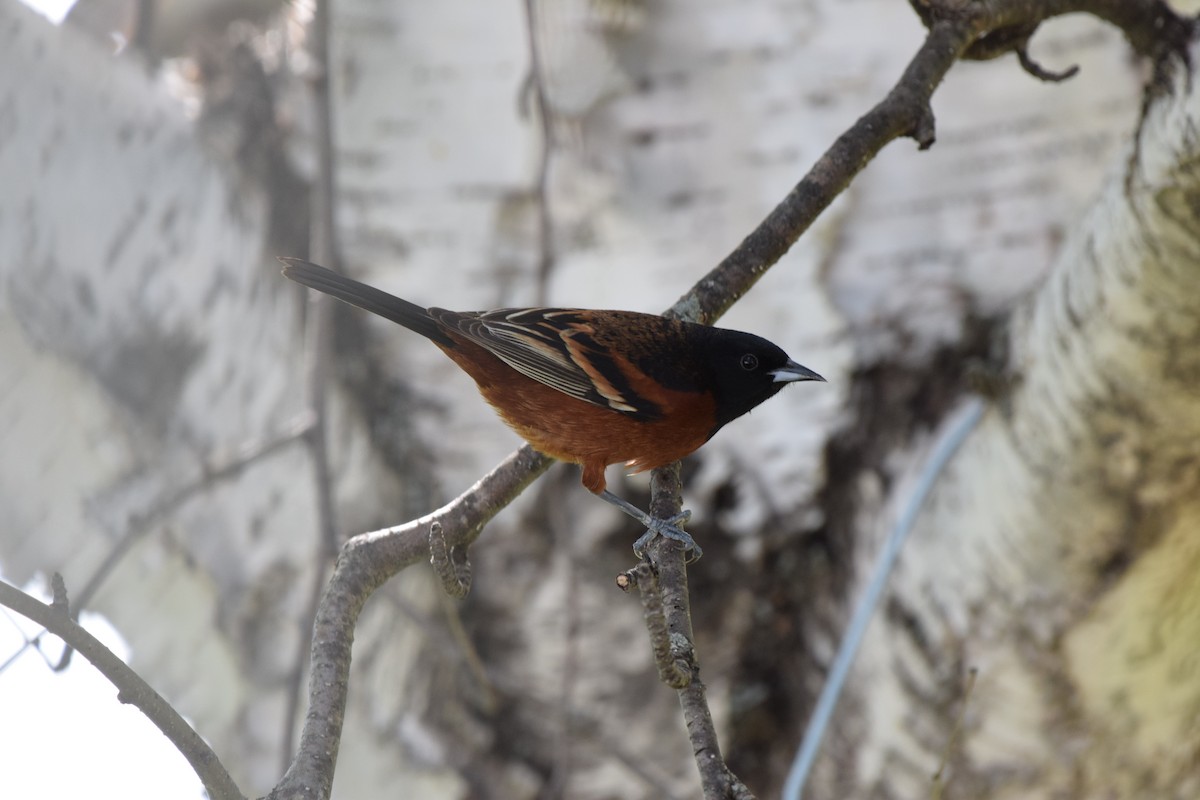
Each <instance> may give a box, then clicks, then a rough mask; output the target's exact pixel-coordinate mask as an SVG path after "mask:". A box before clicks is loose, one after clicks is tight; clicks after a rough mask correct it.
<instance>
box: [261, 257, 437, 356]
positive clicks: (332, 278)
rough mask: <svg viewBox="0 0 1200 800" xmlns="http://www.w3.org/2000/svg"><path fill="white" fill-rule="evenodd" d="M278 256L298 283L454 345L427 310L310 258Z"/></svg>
mask: <svg viewBox="0 0 1200 800" xmlns="http://www.w3.org/2000/svg"><path fill="white" fill-rule="evenodd" d="M279 260H280V261H282V262H283V264H284V267H283V274H284V276H286V277H288V278H291V279H292V280H294V281H296V283H302V284H304V285H305V286H307V287H309V288H310V289H316V290H317V291H319V292H324V293H325V294H328V295H332V296H334V297H336V298H337V299H339V300H343V301H345V302H347V303H349V304H350V305H354V306H358V307H359V308H361V309H363V310H364V311H370V312H371V313H372V314H378V315H379V316H381V317H383V318H384V319H390V320H391V321H392V322H395V323H397V324H399V325H403V326H404V327H406V328H408V329H409V330H410V331H414V332H415V333H419V334H421V335H422V336H424V337H425V338H426V339H432V340H433V341H435V342H437V343H438V344H441V345H445V346H447V347H454V340H453V339H451V338H450V337H449V336H447V335H446V332H445V331H443V330H442V328H441V326H439V325H438V324H437V321H436V320H434V318H433V317H431V316H429V312H428V311H426V310H425V309H423V308H421V307H420V306H418V305H414V304H413V303H410V302H408V301H407V300H401V299H400V298H399V297H396V296H395V295H392V294H388V293H387V292H384V291H381V290H379V289H376V288H375V287H374V286H367V285H366V284H365V283H359V282H358V281H356V280H354V279H353V278H347V277H346V276H345V275H340V274H338V273H336V272H334V271H333V270H331V269H326V268H325V267H322V266H319V265H317V264H314V263H312V262H311V261H304V260H303V259H299V258H281V259H279Z"/></svg>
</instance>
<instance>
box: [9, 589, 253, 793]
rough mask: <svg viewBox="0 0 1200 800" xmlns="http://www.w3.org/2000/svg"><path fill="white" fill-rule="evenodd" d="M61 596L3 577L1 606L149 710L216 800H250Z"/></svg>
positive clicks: (131, 701) (120, 694) (200, 741)
mask: <svg viewBox="0 0 1200 800" xmlns="http://www.w3.org/2000/svg"><path fill="white" fill-rule="evenodd" d="M64 592H65V590H64ZM55 597H56V604H57V605H59V607H55V606H51V605H47V604H45V603H42V602H40V601H39V600H37V599H36V598H34V597H31V596H29V595H27V594H25V592H22V591H21V590H20V589H18V588H17V587H15V586H12V585H11V584H8V583H5V582H4V581H0V605H4V606H7V607H8V608H11V609H12V610H13V611H15V612H17V613H18V614H21V615H22V616H25V617H28V618H29V619H31V620H33V621H34V622H36V623H38V624H39V625H42V626H44V627H45V628H46V629H47V630H49V631H50V632H52V633H53V634H54V635H55V636H58V637H59V638H61V639H62V640H63V641H64V642H66V643H67V644H69V645H70V646H71V647H72V648H73V649H75V650H77V651H79V654H80V655H82V656H83V657H84V658H86V659H87V660H88V661H90V662H91V663H92V664H93V665H94V666H95V667H96V669H98V670H100V673H101V674H102V675H104V677H106V678H108V680H109V682H110V683H112V685H113V686H115V687H117V691H118V695H117V699H118V700H120V701H121V702H122V703H129V704H130V705H132V706H134V707H135V708H137V709H138V710H139V711H141V712H142V713H143V714H145V715H146V718H147V719H149V720H150V721H151V722H152V723H154V726H155V727H157V728H158V729H159V730H160V731H162V733H163V735H164V736H166V737H167V738H168V739H170V740H171V744H173V745H175V749H176V750H178V751H179V752H180V753H181V754H182V755H183V757H184V758H186V759H187V761H188V763H189V764H191V766H192V769H193V770H195V771H196V775H197V776H198V777H199V778H200V781H201V783H203V784H204V789H205V791H206V792H207V793H208V796H209V797H211V798H214V800H245V795H243V794H242V792H241V790H240V789H238V787H237V784H235V783H234V782H233V778H231V777H230V776H229V773H228V772H226V771H225V767H224V766H223V765H222V764H221V761H220V759H218V758H217V754H216V753H214V752H213V751H212V748H210V747H209V746H208V743H207V742H205V741H204V739H202V738H201V737H200V734H198V733H196V731H195V730H193V729H192V726H191V725H188V723H187V721H186V720H185V719H184V718H183V717H181V716H180V715H179V712H177V711H176V710H175V709H174V707H173V706H172V705H171V704H170V703H168V702H167V701H166V700H165V699H164V698H163V696H162V695H160V694H159V693H158V692H156V691H154V689H153V688H152V687H151V686H150V685H149V684H148V683H146V681H144V680H143V679H142V677H141V676H140V675H138V674H137V673H136V672H134V671H133V670H132V669H130V668H129V666H128V665H127V664H126V663H125V662H124V661H122V660H121V659H119V658H117V656H116V654H115V653H113V651H111V650H109V649H108V648H107V647H105V646H104V645H103V644H102V643H101V642H100V640H99V639H97V638H96V637H94V636H92V635H91V634H90V633H88V632H87V631H86V630H85V629H84V628H82V627H81V626H80V625H79V624H78V623H76V622H75V621H74V620H73V619H71V615H70V613H68V611H67V609H66V608H64V607H61V606H63V605H65V603H62V602H61V600H60V599H59V598H60V592H58V591H56V592H55Z"/></svg>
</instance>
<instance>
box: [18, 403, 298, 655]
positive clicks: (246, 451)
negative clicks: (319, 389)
mask: <svg viewBox="0 0 1200 800" xmlns="http://www.w3.org/2000/svg"><path fill="white" fill-rule="evenodd" d="M312 424H313V419H312V415H311V414H308V413H304V414H300V415H298V416H296V417H294V418H293V419H291V420H289V421H288V422H286V423H285V424H284V425H283V426H282V427H283V430H282V432H280V434H279V435H278V436H276V437H274V438H270V439H256V440H251V441H249V442H246V443H244V444H242V445H241V446H240V447H238V448H237V450H236V451H235V452H234V453H233V454H231V455H228V456H223V457H221V458H218V459H212V460H208V461H205V462H204V463H203V464H201V465H200V473H201V475H200V477H199V478H198V479H196V480H194V481H191V482H189V483H187V484H186V485H184V486H181V487H179V488H178V489H176V490H174V491H170V492H167V493H164V494H161V495H159V496H158V498H157V499H156V500H155V502H154V503H153V504H152V505H151V506H150V507H149V508H148V509H146V510H145V511H143V512H141V513H138V514H136V515H134V516H133V517H131V519H130V521H129V523H128V525H127V527H126V530H125V532H124V534H122V536H121V538H120V539H118V540H117V541H116V542H114V543H113V545H112V547H110V548H109V551H108V554H107V555H105V557H104V560H103V561H101V562H100V564H99V566H97V567H96V568H95V569H94V570H93V571H92V574H91V576H90V577H89V578H88V579H87V582H86V583H85V584H84V585H83V588H82V589H80V590H79V592H78V593H77V594H76V600H75V602H74V603H73V604H72V607H71V618H72V619H74V620H76V621H78V620H79V615H80V613H81V612H82V611H83V610H84V609H85V608H87V607H88V606H89V605H90V604H91V602H92V598H93V597H95V596H96V593H97V592H99V591H100V589H101V588H102V587H103V586H104V583H105V581H107V580H108V578H109V577H111V576H112V574H113V573H114V572H115V571H116V569H117V567H118V566H119V565H120V563H121V561H122V560H123V559H124V558H125V556H126V555H128V554H129V553H130V551H132V550H133V546H134V545H135V544H137V543H138V542H139V541H141V540H142V538H143V537H144V536H145V535H146V534H148V533H149V532H150V531H152V530H154V528H155V526H156V525H158V523H159V522H160V521H161V520H163V519H165V518H166V517H167V516H169V515H170V514H171V513H173V512H174V511H176V510H177V509H178V508H179V507H181V506H182V505H183V504H184V503H186V502H187V501H189V500H191V499H192V498H194V497H196V496H197V495H200V494H201V493H203V492H205V491H208V490H210V489H212V488H213V487H214V486H216V485H217V484H218V483H220V482H222V481H225V480H229V479H231V478H235V477H237V476H238V475H240V474H241V473H242V472H243V471H244V470H245V469H246V468H248V467H250V466H252V465H253V464H255V463H256V462H258V461H261V460H262V459H264V458H267V457H269V456H272V455H274V454H275V453H277V452H279V451H280V450H282V449H283V448H284V447H286V446H287V445H290V444H292V443H293V442H296V441H298V440H300V439H302V438H303V437H304V436H306V435H307V434H308V431H309V429H310V428H311V427H312ZM43 633H45V631H42V632H41V633H38V634H36V635H34V636H32V637H26V639H25V643H24V644H23V645H21V647H19V648H18V649H17V650H16V652H14V653H12V654H11V655H10V656H9V657H8V658H6V659H5V660H4V662H3V663H0V672H4V670H6V669H7V668H8V667H9V665H11V664H12V663H13V662H15V661H16V660H17V658H18V657H20V655H21V654H22V653H24V652H25V650H27V649H28V648H30V647H36V646H37V644H38V642H39V640H40V639H41V636H42V634H43ZM39 652H41V651H40V649H39ZM73 652H74V650H73V649H72V648H71V647H70V646H69V645H68V646H67V647H65V648H64V649H63V652H62V653H61V654H60V655H59V657H58V660H57V663H52V664H50V667H51V669H53V670H54V671H55V672H60V671H62V670H64V669H66V668H67V667H68V666H69V665H70V663H71V654H72V653H73ZM43 657H45V654H44V653H43ZM48 663H49V662H48Z"/></svg>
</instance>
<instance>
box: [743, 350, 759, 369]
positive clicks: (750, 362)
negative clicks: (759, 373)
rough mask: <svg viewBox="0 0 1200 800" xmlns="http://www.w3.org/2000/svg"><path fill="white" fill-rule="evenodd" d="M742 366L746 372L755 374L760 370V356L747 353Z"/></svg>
mask: <svg viewBox="0 0 1200 800" xmlns="http://www.w3.org/2000/svg"><path fill="white" fill-rule="evenodd" d="M741 364H742V369H744V370H746V372H753V371H754V370H756V369H758V356H756V355H754V353H746V355H744V356H742V361H741Z"/></svg>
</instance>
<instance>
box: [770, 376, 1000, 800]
mask: <svg viewBox="0 0 1200 800" xmlns="http://www.w3.org/2000/svg"><path fill="white" fill-rule="evenodd" d="M983 411H984V403H983V401H982V400H980V399H979V398H977V397H973V398H971V399H970V400H969V401H967V404H966V407H965V408H964V410H963V412H962V417H961V418H960V419H959V420H958V421H957V422H955V423H954V425H953V427H951V428H950V430H948V431H947V432H946V434H945V435H944V436H943V437H942V438H941V439H939V440H938V443H937V445H936V446H935V447H934V449H933V453H932V454H930V456H929V460H928V461H927V462H925V467H924V469H923V470H922V471H921V475H920V477H919V478H918V480H917V485H916V487H915V488H914V490H913V493H912V495H911V496H909V498H908V503H907V504H906V505H905V506H904V511H903V513H902V514H901V515H900V518H899V519H898V520H896V524H895V526H894V527H893V528H892V530H891V531H890V532H889V533H888V538H887V541H886V542H884V545H883V551H882V552H881V553H880V555H879V560H878V561H876V562H875V571H874V573H873V574H872V575H871V581H870V583H868V584H867V588H866V590H865V591H864V592H863V595H862V597H861V598H859V601H858V605H857V606H856V607H855V609H854V616H853V617H852V618H851V620H850V625H849V626H848V627H847V628H846V633H845V635H844V636H843V637H842V643H841V644H840V645H839V646H838V652H837V656H836V657H835V658H834V659H833V666H832V667H831V668H830V670H829V678H828V679H827V680H826V681H825V686H823V687H822V688H821V696H820V697H819V698H817V705H816V707H815V708H814V709H813V713H812V717H811V718H810V719H809V721H808V727H807V728H806V729H805V731H804V740H803V741H801V742H800V749H799V750H798V751H797V752H796V758H795V759H794V760H793V761H792V768H791V769H790V770H789V771H788V776H787V781H786V782H785V783H784V784H783V800H800V797H801V793H802V792H803V791H804V787H805V785H806V784H807V783H808V775H809V772H810V771H811V770H812V765H813V762H814V761H816V759H817V752H818V751H819V750H820V747H821V741H822V740H823V739H824V738H825V731H826V729H827V728H828V727H829V720H830V719H831V718H832V717H833V710H834V708H835V707H836V706H837V701H838V699H839V697H840V696H841V694H842V688H843V687H844V685H845V683H846V678H847V676H848V675H849V673H850V666H851V665H852V664H853V663H854V657H855V656H856V655H857V654H858V648H859V647H860V646H861V645H862V640H863V635H864V634H865V633H866V632H867V625H868V624H870V622H871V618H872V617H873V616H874V615H875V607H876V606H877V605H879V598H880V596H881V595H882V594H883V589H884V587H885V586H886V585H887V579H888V576H889V575H891V572H892V568H893V567H894V566H895V565H896V559H897V557H898V556H899V555H900V551H901V550H902V549H903V547H904V541H905V540H906V539H907V538H908V534H909V533H911V532H912V528H913V524H914V523H915V522H916V521H917V515H918V514H919V513H920V512H921V508H922V507H923V506H924V505H925V498H926V497H927V496H928V495H929V490H930V489H931V488H933V484H934V482H935V481H936V480H937V478H938V476H939V475H940V474H941V472H942V469H943V468H944V467H945V466H946V463H947V462H948V461H949V460H950V458H951V456H953V455H954V453H955V452H957V450H958V448H959V447H960V446H961V445H962V443H963V442H964V441H966V439H967V436H969V435H970V433H971V431H972V430H974V429H975V426H976V425H977V424H978V423H979V420H980V419H981V418H982V417H983Z"/></svg>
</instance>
